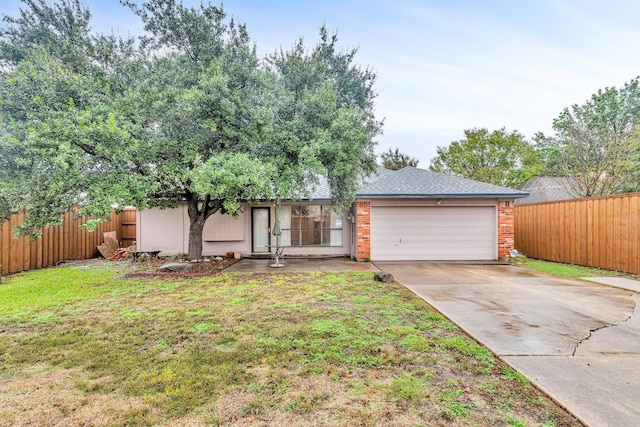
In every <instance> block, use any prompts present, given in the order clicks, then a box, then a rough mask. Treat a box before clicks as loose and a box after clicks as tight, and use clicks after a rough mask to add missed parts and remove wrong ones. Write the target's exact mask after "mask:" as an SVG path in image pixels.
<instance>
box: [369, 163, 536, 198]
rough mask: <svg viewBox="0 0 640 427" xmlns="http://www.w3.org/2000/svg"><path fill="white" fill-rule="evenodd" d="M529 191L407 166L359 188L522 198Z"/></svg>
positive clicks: (380, 194) (411, 194) (389, 193)
mask: <svg viewBox="0 0 640 427" xmlns="http://www.w3.org/2000/svg"><path fill="white" fill-rule="evenodd" d="M528 195H529V193H527V192H526V191H520V190H514V189H511V188H506V187H499V186H497V185H492V184H486V183H484V182H479V181H473V180H470V179H465V178H459V177H456V176H451V175H445V174H442V173H437V172H431V171H429V170H425V169H418V168H415V167H411V166H407V167H405V168H403V169H400V170H399V171H396V172H393V173H384V174H382V175H379V178H378V179H376V180H373V181H371V182H370V183H369V184H366V185H364V186H363V187H362V188H360V190H358V193H357V197H359V198H432V197H457V198H462V197H465V198H467V197H473V198H495V197H507V198H520V197H527V196H528Z"/></svg>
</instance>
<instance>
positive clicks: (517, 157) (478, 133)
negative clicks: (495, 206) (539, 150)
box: [429, 128, 542, 187]
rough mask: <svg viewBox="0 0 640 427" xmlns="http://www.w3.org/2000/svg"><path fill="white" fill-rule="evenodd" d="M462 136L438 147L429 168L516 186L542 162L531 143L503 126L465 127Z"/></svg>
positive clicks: (478, 179)
mask: <svg viewBox="0 0 640 427" xmlns="http://www.w3.org/2000/svg"><path fill="white" fill-rule="evenodd" d="M464 134H465V139H462V140H460V141H455V142H452V143H451V144H450V145H449V147H438V149H437V153H438V156H437V157H435V158H433V159H432V160H431V165H430V167H429V169H431V170H432V171H434V172H442V173H447V174H450V175H455V176H460V177H463V178H468V179H474V180H477V181H482V182H486V183H489V184H494V185H501V186H506V187H516V186H518V185H520V184H523V183H525V182H527V181H528V180H529V179H530V178H532V177H534V176H536V175H537V174H538V173H539V171H540V170H541V168H542V164H541V162H540V159H539V157H538V155H537V154H536V152H535V150H534V147H533V145H531V144H530V143H529V142H527V141H526V140H525V139H524V136H522V135H521V134H519V133H518V132H516V131H513V132H510V133H508V132H507V131H506V130H505V129H504V128H502V129H499V130H496V131H493V132H489V130H487V129H484V128H482V129H471V130H465V131H464Z"/></svg>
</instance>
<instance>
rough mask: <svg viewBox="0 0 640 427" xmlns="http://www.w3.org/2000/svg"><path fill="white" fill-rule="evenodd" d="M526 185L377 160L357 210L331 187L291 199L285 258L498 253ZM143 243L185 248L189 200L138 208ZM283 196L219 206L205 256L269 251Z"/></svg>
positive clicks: (510, 239)
mask: <svg viewBox="0 0 640 427" xmlns="http://www.w3.org/2000/svg"><path fill="white" fill-rule="evenodd" d="M527 195H528V193H526V192H524V191H520V190H513V189H509V188H504V187H499V186H495V185H491V184H485V183H482V182H478V181H472V180H468V179H464V178H458V177H454V176H449V175H444V174H441V173H436V172H431V171H428V170H424V169H418V168H415V167H405V168H404V169H401V170H399V171H390V170H386V169H382V168H379V170H378V173H377V174H376V175H375V176H372V177H371V178H370V179H369V180H368V182H366V183H365V184H364V185H363V186H362V187H361V188H360V190H359V191H358V193H357V196H356V201H355V203H354V204H353V206H352V207H351V209H349V210H346V211H344V212H342V213H336V212H335V211H334V209H333V208H332V206H331V197H330V193H329V188H328V186H326V185H321V186H320V187H319V188H317V189H316V191H315V194H314V197H313V199H311V200H304V201H295V202H283V203H282V204H281V207H280V210H279V218H280V224H281V229H282V235H281V236H280V237H279V245H280V246H285V247H286V249H285V251H284V254H285V255H286V256H350V257H351V258H354V259H356V260H360V261H362V260H372V261H392V260H403V261H404V260H407V261H409V260H419V261H422V260H425V261H427V260H439V261H454V260H463V261H470V260H496V259H502V258H507V257H508V256H509V250H511V249H513V245H514V236H513V213H514V201H515V200H516V199H518V198H521V197H526V196H527ZM137 215H138V217H137V224H138V227H137V244H138V250H141V251H152V250H160V251H162V255H171V254H176V253H185V252H187V248H188V234H189V217H188V214H187V209H186V205H185V206H180V207H178V208H175V209H165V210H161V209H148V210H144V211H140V212H138V214H137ZM274 221H275V204H274V203H272V202H265V203H260V204H256V205H251V206H249V205H247V206H246V208H245V209H244V211H243V212H242V213H240V215H239V216H238V217H237V218H234V217H232V216H230V215H221V214H217V213H216V214H214V215H212V216H211V217H210V218H209V219H208V220H207V222H206V224H205V228H204V232H203V247H202V253H203V255H204V256H213V255H223V254H226V253H227V252H240V253H241V254H242V255H243V256H258V255H265V254H269V252H270V249H272V245H276V237H275V236H273V235H272V233H271V230H272V227H273V225H274Z"/></svg>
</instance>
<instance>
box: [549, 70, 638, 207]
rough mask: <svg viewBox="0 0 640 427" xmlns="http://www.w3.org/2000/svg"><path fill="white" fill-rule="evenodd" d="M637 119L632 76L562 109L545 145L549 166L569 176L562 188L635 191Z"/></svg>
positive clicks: (594, 192)
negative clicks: (551, 155) (552, 163)
mask: <svg viewBox="0 0 640 427" xmlns="http://www.w3.org/2000/svg"><path fill="white" fill-rule="evenodd" d="M639 124H640V89H639V88H638V79H634V80H632V81H631V82H629V83H626V84H625V85H624V86H623V87H622V88H620V89H618V88H605V89H604V90H599V91H598V92H597V93H596V94H594V95H592V96H591V98H590V99H589V100H588V101H587V102H585V103H584V104H583V105H573V106H571V108H566V109H565V110H564V111H562V113H560V115H559V116H558V117H557V118H556V119H555V120H554V121H553V129H554V130H555V131H556V135H555V136H554V138H553V139H551V143H549V144H547V149H550V150H552V152H553V153H554V158H555V159H556V162H557V164H556V166H555V168H557V169H558V170H559V171H560V172H561V174H562V175H563V176H567V177H573V178H574V179H573V180H571V182H572V183H573V184H572V187H571V188H568V189H567V190H569V191H570V192H572V193H573V194H575V195H576V196H580V197H588V196H600V195H606V194H613V193H619V192H625V191H637V190H638V189H639V188H640V187H639V185H640V182H639V180H638V178H639V175H638V165H639V152H640V144H639V141H640V139H639V138H638V137H639V135H640V134H639V133H638V125H639Z"/></svg>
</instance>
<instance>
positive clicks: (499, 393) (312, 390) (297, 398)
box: [0, 263, 578, 426]
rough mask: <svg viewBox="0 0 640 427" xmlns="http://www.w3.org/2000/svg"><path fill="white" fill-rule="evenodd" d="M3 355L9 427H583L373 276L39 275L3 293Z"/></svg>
mask: <svg viewBox="0 0 640 427" xmlns="http://www.w3.org/2000/svg"><path fill="white" fill-rule="evenodd" d="M0 349H2V350H0V398H1V399H3V401H6V402H11V404H9V405H5V406H6V407H7V408H8V409H6V410H4V411H2V412H0V425H3V424H8V425H11V424H12V423H16V422H18V421H17V420H20V422H30V423H31V424H34V425H37V424H43V423H46V422H48V419H49V418H47V417H53V416H57V417H59V418H57V419H59V420H65V419H66V418H65V417H70V416H72V415H73V417H74V418H73V420H74V421H73V422H75V423H82V422H84V423H88V424H104V425H131V426H137V425H155V424H163V423H167V424H173V425H181V424H189V425H228V424H233V423H234V422H241V423H243V424H244V425H250V424H274V425H317V424H331V425H336V424H337V425H420V424H422V425H448V424H452V423H453V424H455V423H456V422H460V423H463V424H466V425H509V424H511V425H513V423H515V422H516V421H517V422H518V423H519V422H522V423H525V424H526V425H542V423H543V422H547V421H548V420H553V421H554V422H555V423H556V424H555V425H578V424H577V423H575V422H574V420H573V419H572V418H571V417H569V416H568V415H567V414H566V413H564V412H563V411H562V410H561V409H559V408H558V407H557V406H556V405H555V404H554V403H552V402H551V401H550V400H549V399H547V398H546V397H544V396H543V395H541V394H540V393H539V392H538V391H537V390H536V389H535V388H533V387H532V386H531V385H530V384H528V383H526V382H521V381H518V377H517V375H516V373H511V372H510V371H507V370H506V369H507V367H506V366H504V365H502V364H501V363H500V362H499V361H498V360H496V359H495V358H494V357H493V355H492V354H491V353H490V352H489V351H488V350H487V349H486V348H485V347H482V346H480V345H479V344H478V343H477V342H475V341H473V340H472V339H471V338H469V337H468V336H466V335H465V334H463V333H462V332H461V331H460V330H459V329H458V328H457V327H456V326H455V325H454V324H452V323H451V322H449V321H448V320H446V319H445V318H444V317H443V316H442V315H441V314H439V313H438V312H436V311H435V310H434V309H433V308H431V307H430V306H429V305H427V304H426V303H425V302H424V301H422V300H421V299H419V298H417V297H416V296H415V295H413V294H412V293H411V292H409V291H408V290H407V289H405V288H404V287H403V286H401V285H399V284H396V283H394V284H383V283H380V282H376V281H374V280H373V277H372V274H371V273H356V272H346V273H331V274H324V273H309V274H274V275H259V274H220V275H217V276H212V277H207V278H201V279H197V280H182V281H173V280H138V281H134V280H131V279H126V278H123V277H119V276H118V275H117V274H116V271H115V269H113V268H110V267H109V264H108V263H104V264H103V265H102V267H101V268H93V269H82V268H70V267H62V268H56V269H50V270H41V271H34V272H30V273H25V274H20V275H16V276H12V277H11V278H9V280H8V281H7V284H5V285H3V286H2V287H0ZM514 380H515V381H514ZM36 384H37V385H36ZM34 387H37V390H38V392H37V393H35V389H34ZM21 396H30V397H29V399H28V400H24V401H23V400H21ZM92 402H100V405H97V406H92ZM505 402H508V404H505ZM516 403H517V404H516ZM51 408H57V409H53V410H52V409H51ZM92 408H93V409H92ZM95 408H98V409H95ZM100 408H102V409H100ZM51 411H54V412H53V413H52V412H51ZM56 411H57V412H56ZM25 416H26V417H27V419H25V418H24V417H25ZM61 422H64V421H61ZM70 422H71V421H70Z"/></svg>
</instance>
